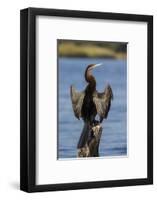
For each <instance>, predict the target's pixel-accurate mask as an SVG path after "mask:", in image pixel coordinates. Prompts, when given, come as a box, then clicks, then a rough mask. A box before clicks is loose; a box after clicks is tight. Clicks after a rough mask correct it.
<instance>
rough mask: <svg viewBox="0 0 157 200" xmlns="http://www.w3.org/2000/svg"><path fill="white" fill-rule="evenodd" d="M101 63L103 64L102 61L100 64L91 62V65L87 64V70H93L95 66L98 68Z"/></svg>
mask: <svg viewBox="0 0 157 200" xmlns="http://www.w3.org/2000/svg"><path fill="white" fill-rule="evenodd" d="M101 65H102V63H99V64H90V65H88V66H87V68H86V70H87V71H90V70H92V69H94V68H96V67H98V66H101Z"/></svg>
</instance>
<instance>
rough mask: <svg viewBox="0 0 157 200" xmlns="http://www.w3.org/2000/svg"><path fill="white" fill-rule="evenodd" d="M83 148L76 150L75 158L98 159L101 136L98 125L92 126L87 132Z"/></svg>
mask: <svg viewBox="0 0 157 200" xmlns="http://www.w3.org/2000/svg"><path fill="white" fill-rule="evenodd" d="M88 134H89V136H88V140H87V142H86V144H85V146H84V147H82V148H80V149H78V154H77V157H99V143H100V138H101V134H102V127H101V124H100V123H97V124H95V125H93V126H92V127H91V129H90V131H89V133H88Z"/></svg>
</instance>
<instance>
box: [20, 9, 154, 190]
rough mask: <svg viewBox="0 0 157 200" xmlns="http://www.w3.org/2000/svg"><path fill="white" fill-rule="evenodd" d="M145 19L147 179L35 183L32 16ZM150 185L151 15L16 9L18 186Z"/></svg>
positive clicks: (151, 164)
mask: <svg viewBox="0 0 157 200" xmlns="http://www.w3.org/2000/svg"><path fill="white" fill-rule="evenodd" d="M38 15H43V16H59V17H68V18H71V17H73V18H86V19H105V20H123V21H128V22H129V21H134V22H146V23H147V24H148V26H147V46H148V49H147V57H148V59H147V60H148V62H147V70H148V75H147V81H148V82H147V94H148V95H147V102H148V104H147V108H148V110H147V121H148V125H147V127H148V128H147V145H148V148H147V178H141V179H127V180H112V181H94V182H81V183H65V184H46V185H36V183H35V180H36V177H35V176H36V175H35V174H36V162H35V160H36V124H35V123H36V114H35V113H36V106H35V105H36V95H35V94H36V59H35V58H36V29H35V27H36V21H35V19H36V16H38ZM146 184H153V16H150V15H135V14H120V13H103V12H89V11H75V10H56V9H41V8H27V9H23V10H21V12H20V189H21V190H23V191H26V192H41V191H56V190H71V189H89V188H101V187H115V186H118V187H119V186H132V185H146Z"/></svg>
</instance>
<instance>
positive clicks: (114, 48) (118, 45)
mask: <svg viewBox="0 0 157 200" xmlns="http://www.w3.org/2000/svg"><path fill="white" fill-rule="evenodd" d="M126 44H127V43H124V42H102V41H101V42H100V41H98V42H97V41H83V40H81V41H80V40H58V54H59V56H60V57H100V58H112V59H126V53H127V45H126Z"/></svg>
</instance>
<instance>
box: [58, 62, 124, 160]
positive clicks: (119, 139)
mask: <svg viewBox="0 0 157 200" xmlns="http://www.w3.org/2000/svg"><path fill="white" fill-rule="evenodd" d="M91 63H103V66H100V67H98V68H96V69H94V70H93V74H94V76H95V78H96V80H97V90H98V91H99V92H102V91H104V88H105V86H106V85H107V83H109V84H110V85H111V87H112V90H113V95H114V100H113V101H112V105H111V109H110V112H109V115H108V118H107V120H104V121H103V123H102V127H103V133H102V136H101V141H100V146H99V153H100V156H101V157H103V156H122V155H126V154H127V63H126V60H114V59H100V58H97V59H96V58H94V59H93V58H59V61H58V67H59V69H58V72H59V77H58V78H59V117H58V118H59V121H58V123H59V125H58V158H76V155H77V142H78V140H79V137H80V134H81V131H82V128H83V122H82V120H78V119H77V118H75V116H74V114H73V110H72V105H71V99H70V85H74V86H75V87H76V89H77V90H79V91H82V90H83V89H84V88H85V86H86V84H87V83H86V82H85V80H84V71H85V68H86V66H87V65H89V64H91Z"/></svg>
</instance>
